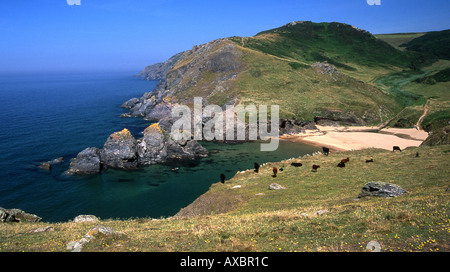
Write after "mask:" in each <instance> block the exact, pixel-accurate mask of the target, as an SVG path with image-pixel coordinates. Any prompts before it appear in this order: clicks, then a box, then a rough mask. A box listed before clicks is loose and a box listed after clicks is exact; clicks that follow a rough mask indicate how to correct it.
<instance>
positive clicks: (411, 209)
mask: <svg viewBox="0 0 450 272" xmlns="http://www.w3.org/2000/svg"><path fill="white" fill-rule="evenodd" d="M416 152H419V153H420V156H419V157H418V158H416V157H415V154H416ZM449 154H450V146H448V145H445V146H437V147H421V148H408V149H406V150H404V151H403V152H401V153H400V152H398V153H393V152H390V151H384V150H379V149H367V150H362V151H348V152H341V153H331V154H330V156H324V155H315V156H306V157H301V158H295V159H292V160H286V161H282V162H278V163H270V164H267V165H263V166H262V167H261V169H260V173H258V174H256V173H254V172H253V171H252V170H249V171H245V172H243V173H237V174H236V175H235V176H234V177H233V178H231V179H230V180H228V181H226V183H225V184H221V183H216V184H213V185H212V186H211V188H210V190H209V191H208V192H207V193H206V194H204V196H203V198H202V199H206V200H211V199H213V200H218V201H219V202H220V199H228V201H231V202H233V199H237V200H236V201H234V202H233V203H235V205H234V206H233V207H232V208H231V209H229V210H228V211H222V212H225V213H220V214H218V213H217V210H216V208H214V205H211V202H208V201H206V202H205V201H198V202H197V204H196V206H195V205H194V206H191V207H188V208H187V209H197V210H202V213H203V214H202V215H198V216H194V217H190V218H167V219H164V218H161V219H151V218H135V219H129V220H114V219H106V220H102V221H101V222H100V223H81V224H80V223H78V224H75V223H72V222H62V223H54V224H50V223H44V222H41V223H3V224H0V251H2V252H5V251H15V252H16V251H65V250H66V245H67V243H68V242H69V241H73V240H79V239H81V238H82V237H83V236H84V235H85V234H86V233H87V232H88V231H89V230H90V229H91V228H92V227H93V226H94V225H97V224H102V225H105V226H107V227H111V228H113V229H114V230H115V231H120V232H122V233H123V235H121V236H100V237H98V238H96V239H95V240H93V241H92V242H90V243H89V244H87V245H85V247H84V248H83V251H96V252H97V251H99V252H130V251H131V252H135V251H151V252H155V251H156V252H172V251H188V252H190V251H196V252H197V251H200V252H202V251H211V252H215V251H248V252H295V251H297V252H299V251H302V252H303V251H314V252H316V251H321V252H323V251H327V252H328V251H339V252H345V251H351V252H365V251H367V250H366V245H367V243H368V242H370V241H372V240H375V241H377V242H379V243H380V245H381V250H382V251H383V252H390V251H405V252H409V251H413V252H416V251H420V252H448V251H449V250H450V248H449V245H450V235H449V234H450V219H449V214H450V205H449V204H450V203H449V197H448V196H449V193H450V192H448V191H446V188H448V186H449V185H450V184H449V180H448V176H449V174H450V172H449V171H450V170H449V169H450V161H449V160H448V156H449ZM345 157H350V162H349V163H348V164H347V166H346V167H345V168H342V169H341V168H338V167H336V164H337V162H338V161H340V159H341V158H345ZM368 158H373V159H374V162H373V163H365V159H368ZM291 161H300V162H302V163H303V164H304V165H303V166H302V167H298V168H295V167H292V166H290V162H291ZM313 163H315V164H319V165H320V166H321V168H319V170H318V171H317V172H316V173H313V172H311V170H310V169H311V165H312V164H313ZM274 166H276V167H284V171H282V172H279V174H278V176H277V177H276V178H273V177H272V176H271V175H272V167H274ZM368 181H383V182H389V183H394V184H397V185H399V186H401V187H402V188H404V189H405V190H407V191H408V193H407V194H405V195H402V196H399V197H396V198H377V197H366V198H362V199H358V198H357V196H358V194H359V192H360V190H361V188H362V186H363V185H364V184H365V183H366V182H368ZM272 182H277V183H279V184H280V185H282V186H285V187H286V188H287V189H284V190H268V186H269V184H271V183H272ZM236 185H240V186H241V188H235V189H233V187H234V186H236ZM260 193H262V195H257V194H260ZM208 203H209V204H208ZM216 207H217V206H216ZM319 210H323V211H325V210H326V211H327V212H325V213H323V214H321V215H317V211H319ZM49 225H51V226H53V227H54V231H52V232H45V233H29V232H28V231H29V230H33V229H36V228H39V227H45V226H49Z"/></svg>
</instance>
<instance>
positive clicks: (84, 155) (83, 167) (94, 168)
mask: <svg viewBox="0 0 450 272" xmlns="http://www.w3.org/2000/svg"><path fill="white" fill-rule="evenodd" d="M101 169H102V164H101V159H100V149H98V148H96V147H88V148H86V149H84V150H83V151H81V152H80V153H78V155H77V157H76V158H74V159H72V161H71V162H70V169H69V170H67V172H66V173H67V174H87V175H92V174H98V173H100V171H101Z"/></svg>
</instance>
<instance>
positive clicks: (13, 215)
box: [0, 207, 42, 223]
mask: <svg viewBox="0 0 450 272" xmlns="http://www.w3.org/2000/svg"><path fill="white" fill-rule="evenodd" d="M41 220H42V218H40V217H39V216H37V215H34V214H29V213H26V212H24V211H22V210H19V209H4V208H2V207H0V223H1V222H20V221H27V222H41Z"/></svg>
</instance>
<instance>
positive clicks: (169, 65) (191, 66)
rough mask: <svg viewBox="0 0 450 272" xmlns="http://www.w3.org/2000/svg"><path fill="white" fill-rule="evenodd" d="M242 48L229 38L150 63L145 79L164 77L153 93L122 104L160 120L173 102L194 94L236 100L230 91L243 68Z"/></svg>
mask: <svg viewBox="0 0 450 272" xmlns="http://www.w3.org/2000/svg"><path fill="white" fill-rule="evenodd" d="M242 56H243V54H242V52H241V51H240V50H239V49H238V48H237V46H236V45H235V44H234V43H233V42H231V41H228V40H226V39H223V40H216V41H213V42H209V43H207V44H203V45H200V46H194V47H193V48H192V50H190V51H185V52H182V53H179V54H177V55H175V56H174V57H172V58H171V59H169V60H168V61H167V62H165V63H163V64H155V65H153V66H148V67H147V68H146V69H144V71H142V72H141V74H142V75H144V77H145V78H146V79H149V78H150V79H152V78H154V79H161V80H164V81H161V82H160V84H158V85H157V86H156V87H155V89H154V90H153V91H152V92H151V93H145V94H144V95H143V96H142V97H140V98H132V99H130V100H128V101H126V102H125V103H123V105H122V107H124V108H128V109H129V110H130V113H129V114H128V115H126V116H140V117H144V118H146V119H149V120H154V121H159V120H161V119H163V118H164V117H168V116H169V115H170V113H171V109H172V108H173V106H175V105H177V104H188V105H189V104H192V103H193V98H194V97H203V98H205V99H206V100H207V101H208V100H209V99H213V98H215V97H218V96H224V100H223V103H221V104H222V105H221V106H223V105H224V104H226V103H230V104H234V101H235V99H236V96H234V95H232V94H227V92H228V91H229V90H230V88H231V86H232V82H233V80H235V79H236V77H237V76H238V74H239V73H240V72H241V71H242V70H243V69H242V68H243V61H242Z"/></svg>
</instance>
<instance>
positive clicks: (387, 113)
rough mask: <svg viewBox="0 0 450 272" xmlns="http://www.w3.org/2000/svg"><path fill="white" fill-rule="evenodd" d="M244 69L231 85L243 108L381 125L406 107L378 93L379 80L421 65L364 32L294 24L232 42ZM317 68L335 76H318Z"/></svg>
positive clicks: (335, 25) (414, 56)
mask: <svg viewBox="0 0 450 272" xmlns="http://www.w3.org/2000/svg"><path fill="white" fill-rule="evenodd" d="M230 40H231V41H233V42H234V43H235V44H236V45H238V46H239V47H240V48H242V50H243V52H244V55H245V62H246V63H247V67H248V69H247V70H246V71H245V73H243V74H242V75H240V77H239V78H238V80H236V83H235V85H234V87H235V91H236V92H237V93H238V94H239V95H238V97H239V98H240V99H241V101H242V102H243V103H244V104H249V103H261V104H267V102H268V101H269V102H271V103H278V104H280V105H281V107H280V108H281V109H282V117H287V118H291V117H296V118H298V119H309V120H312V119H313V118H314V117H315V116H321V115H326V114H327V112H329V111H335V112H342V113H346V114H352V115H355V116H357V117H359V118H361V119H364V120H365V121H366V122H367V123H368V124H381V123H383V122H385V121H386V120H388V119H391V118H393V117H394V116H395V115H396V114H398V113H399V112H400V111H401V109H402V108H403V107H404V106H405V103H404V101H402V99H400V98H399V97H403V96H404V95H405V93H398V92H388V91H389V90H385V91H382V90H379V89H378V85H376V84H373V81H374V80H375V79H377V78H379V77H382V76H386V75H388V74H392V73H398V72H401V71H409V70H410V68H411V67H412V64H414V65H415V64H417V65H419V64H420V65H422V64H424V63H425V62H426V60H424V59H422V58H421V57H420V55H419V54H416V53H411V52H402V51H400V50H398V49H396V48H394V47H392V46H391V45H389V44H388V43H386V42H385V41H383V40H382V39H377V38H376V37H375V36H373V35H372V34H370V33H369V32H366V31H364V30H360V29H357V28H355V27H353V26H350V25H347V24H341V23H312V22H294V23H291V24H287V25H285V26H282V27H280V28H276V29H272V30H268V31H263V32H260V33H258V34H257V35H255V36H254V37H231V38H230ZM316 62H322V63H328V64H331V65H334V66H335V67H336V68H337V69H338V71H339V74H340V76H336V75H330V74H329V73H328V74H327V73H317V71H316V70H315V69H313V68H311V65H313V64H314V63H316Z"/></svg>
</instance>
